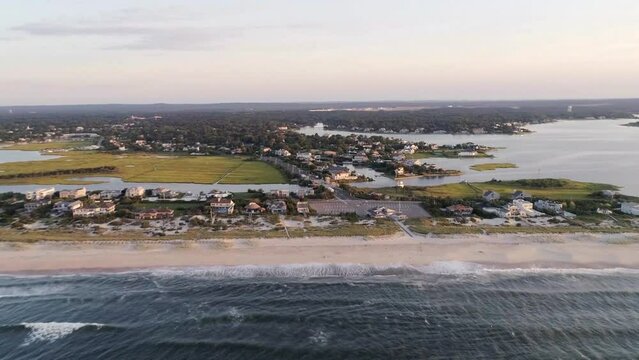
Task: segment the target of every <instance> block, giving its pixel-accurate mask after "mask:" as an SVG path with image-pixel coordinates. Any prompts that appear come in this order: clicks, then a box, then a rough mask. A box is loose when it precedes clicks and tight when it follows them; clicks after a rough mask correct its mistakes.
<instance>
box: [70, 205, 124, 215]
mask: <svg viewBox="0 0 639 360" xmlns="http://www.w3.org/2000/svg"><path fill="white" fill-rule="evenodd" d="M113 213H115V204H114V203H113V202H112V201H102V202H96V203H95V204H91V205H88V206H86V207H82V208H78V209H75V210H73V217H74V218H87V217H94V216H101V215H109V214H113Z"/></svg>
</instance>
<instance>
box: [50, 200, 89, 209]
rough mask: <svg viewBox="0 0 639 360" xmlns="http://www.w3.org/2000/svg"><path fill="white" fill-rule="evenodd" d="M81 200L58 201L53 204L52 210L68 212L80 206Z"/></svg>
mask: <svg viewBox="0 0 639 360" xmlns="http://www.w3.org/2000/svg"><path fill="white" fill-rule="evenodd" d="M82 205H83V204H82V201H80V200H76V201H58V202H57V203H55V204H54V205H53V211H57V212H69V211H73V210H75V209H79V208H81V207H82Z"/></svg>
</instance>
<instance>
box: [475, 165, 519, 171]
mask: <svg viewBox="0 0 639 360" xmlns="http://www.w3.org/2000/svg"><path fill="white" fill-rule="evenodd" d="M470 168H471V170H475V171H491V170H497V169H514V168H517V165H515V164H513V163H484V164H474V165H471V166H470Z"/></svg>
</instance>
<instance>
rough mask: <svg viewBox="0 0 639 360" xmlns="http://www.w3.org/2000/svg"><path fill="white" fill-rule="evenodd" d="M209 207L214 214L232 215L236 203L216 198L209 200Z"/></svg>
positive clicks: (227, 199)
mask: <svg viewBox="0 0 639 360" xmlns="http://www.w3.org/2000/svg"><path fill="white" fill-rule="evenodd" d="M209 206H210V207H211V210H212V211H213V212H214V213H217V214H227V215H230V214H232V213H233V210H234V209H235V203H234V202H233V200H231V199H229V198H223V197H214V198H212V199H211V200H209Z"/></svg>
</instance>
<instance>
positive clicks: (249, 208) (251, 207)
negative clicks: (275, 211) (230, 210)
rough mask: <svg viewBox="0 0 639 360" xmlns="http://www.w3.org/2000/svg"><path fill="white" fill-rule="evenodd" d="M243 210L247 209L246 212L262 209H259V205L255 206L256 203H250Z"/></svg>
mask: <svg viewBox="0 0 639 360" xmlns="http://www.w3.org/2000/svg"><path fill="white" fill-rule="evenodd" d="M244 208H245V209H247V210H259V209H261V208H262V207H261V206H260V205H259V204H257V203H254V202H250V203H249V204H248V205H246V206H245V207H244Z"/></svg>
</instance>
